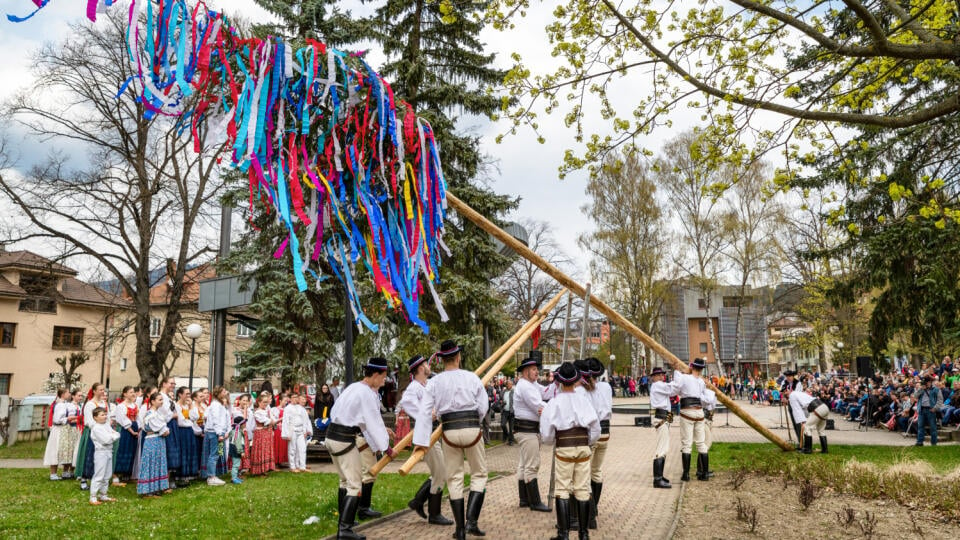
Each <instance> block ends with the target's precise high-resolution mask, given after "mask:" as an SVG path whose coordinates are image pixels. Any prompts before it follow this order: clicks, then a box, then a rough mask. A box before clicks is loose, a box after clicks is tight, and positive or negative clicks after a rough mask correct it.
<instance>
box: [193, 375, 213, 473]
mask: <svg viewBox="0 0 960 540" xmlns="http://www.w3.org/2000/svg"><path fill="white" fill-rule="evenodd" d="M209 395H210V393H209V392H208V391H207V389H206V388H201V389H199V390H197V391H196V392H194V393H192V394H190V421H191V422H193V435H194V438H195V439H196V443H197V464H198V465H197V474H198V475H199V476H200V478H206V477H207V475H206V470H207V464H206V463H205V462H204V460H203V422H204V412H205V411H206V410H207V398H208V396H209Z"/></svg>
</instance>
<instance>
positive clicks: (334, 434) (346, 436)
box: [326, 422, 360, 444]
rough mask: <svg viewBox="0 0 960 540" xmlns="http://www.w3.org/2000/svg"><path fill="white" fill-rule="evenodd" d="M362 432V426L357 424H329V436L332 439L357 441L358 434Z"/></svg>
mask: <svg viewBox="0 0 960 540" xmlns="http://www.w3.org/2000/svg"><path fill="white" fill-rule="evenodd" d="M359 434H360V428H358V427H357V426H344V425H340V424H334V423H333V422H331V423H330V425H329V426H327V435H326V436H327V438H328V439H330V440H331V441H338V442H352V443H354V444H356V443H357V435H359Z"/></svg>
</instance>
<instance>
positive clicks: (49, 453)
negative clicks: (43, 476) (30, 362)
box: [43, 388, 70, 480]
mask: <svg viewBox="0 0 960 540" xmlns="http://www.w3.org/2000/svg"><path fill="white" fill-rule="evenodd" d="M69 400H70V390H68V389H66V388H61V389H59V390H57V399H55V400H53V403H51V404H50V422H49V427H50V434H49V435H48V436H47V447H46V449H45V450H44V452H43V464H44V466H46V467H50V480H60V478H61V477H60V476H58V475H57V468H58V467H59V466H60V455H59V454H60V435H61V433H63V431H64V426H66V425H67V415H66V412H67V401H69ZM64 473H66V467H65V468H64Z"/></svg>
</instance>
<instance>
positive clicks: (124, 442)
mask: <svg viewBox="0 0 960 540" xmlns="http://www.w3.org/2000/svg"><path fill="white" fill-rule="evenodd" d="M130 429H132V430H133V431H140V427H139V426H138V425H137V423H136V422H133V424H131V425H130ZM139 443H140V441H139V440H138V438H137V437H134V436H133V435H131V434H130V432H128V431H127V430H125V429H121V430H120V441H119V442H118V443H117V452H116V453H115V454H114V456H113V472H114V474H118V475H122V476H130V475H131V474H132V473H133V462H134V460H135V459H136V457H137V445H138V444H139Z"/></svg>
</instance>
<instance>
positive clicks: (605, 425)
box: [600, 420, 610, 435]
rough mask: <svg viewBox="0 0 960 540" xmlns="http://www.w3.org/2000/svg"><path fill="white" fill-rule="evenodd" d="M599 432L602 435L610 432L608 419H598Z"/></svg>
mask: <svg viewBox="0 0 960 540" xmlns="http://www.w3.org/2000/svg"><path fill="white" fill-rule="evenodd" d="M600 433H601V434H602V435H609V434H610V421H609V420H601V421H600Z"/></svg>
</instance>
